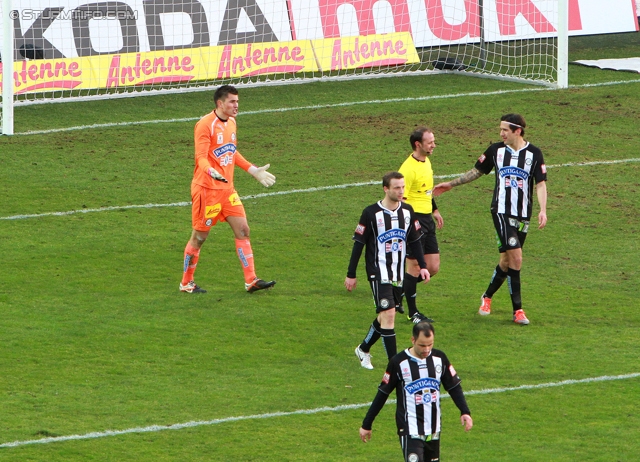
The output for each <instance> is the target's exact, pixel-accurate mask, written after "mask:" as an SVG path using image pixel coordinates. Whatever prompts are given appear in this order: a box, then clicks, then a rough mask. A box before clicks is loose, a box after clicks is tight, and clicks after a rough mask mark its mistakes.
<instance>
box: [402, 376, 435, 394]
mask: <svg viewBox="0 0 640 462" xmlns="http://www.w3.org/2000/svg"><path fill="white" fill-rule="evenodd" d="M427 388H431V389H434V390H439V389H440V381H439V380H436V379H431V378H428V377H427V378H422V379H418V380H414V381H413V382H411V383H408V384H407V385H405V387H404V389H405V390H407V391H408V392H409V393H411V394H412V395H413V394H415V393H417V392H419V391H420V390H425V389H427Z"/></svg>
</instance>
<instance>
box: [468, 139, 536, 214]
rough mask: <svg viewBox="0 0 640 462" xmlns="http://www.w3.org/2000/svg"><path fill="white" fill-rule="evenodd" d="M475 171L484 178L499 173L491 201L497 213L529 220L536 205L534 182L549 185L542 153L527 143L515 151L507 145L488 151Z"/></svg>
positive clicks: (501, 144)
mask: <svg viewBox="0 0 640 462" xmlns="http://www.w3.org/2000/svg"><path fill="white" fill-rule="evenodd" d="M475 167H476V168H477V169H478V170H480V171H481V172H482V173H484V174H489V173H490V172H491V170H493V169H494V168H495V169H496V185H495V189H494V192H493V200H492V201H491V211H492V212H493V213H500V214H504V215H507V216H510V217H513V218H517V219H518V220H529V219H530V218H531V209H532V205H533V182H534V180H535V182H536V183H539V182H541V181H547V168H546V166H545V165H544V158H543V157H542V151H540V149H538V148H537V147H535V146H534V145H532V144H530V143H527V144H526V145H525V146H524V147H523V148H522V149H520V151H514V150H513V149H512V148H510V147H509V146H507V145H505V144H504V143H502V142H501V143H495V144H492V145H491V146H489V147H488V148H487V150H486V151H485V152H484V154H482V155H481V156H480V158H479V159H478V161H477V162H476V165H475Z"/></svg>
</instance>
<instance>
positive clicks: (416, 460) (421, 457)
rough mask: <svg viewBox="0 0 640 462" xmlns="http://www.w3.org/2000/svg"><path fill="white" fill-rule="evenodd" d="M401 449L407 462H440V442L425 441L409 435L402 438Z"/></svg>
mask: <svg viewBox="0 0 640 462" xmlns="http://www.w3.org/2000/svg"><path fill="white" fill-rule="evenodd" d="M400 447H401V448H402V455H403V456H404V461H405V462H438V461H439V460H440V440H439V439H437V440H431V441H423V440H421V439H417V438H411V437H410V436H408V435H403V436H401V437H400Z"/></svg>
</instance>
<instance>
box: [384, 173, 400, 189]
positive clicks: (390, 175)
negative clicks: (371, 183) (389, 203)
mask: <svg viewBox="0 0 640 462" xmlns="http://www.w3.org/2000/svg"><path fill="white" fill-rule="evenodd" d="M401 178H404V175H403V174H402V173H400V172H389V173H385V175H384V176H383V177H382V187H383V188H388V187H389V186H391V180H399V179H401Z"/></svg>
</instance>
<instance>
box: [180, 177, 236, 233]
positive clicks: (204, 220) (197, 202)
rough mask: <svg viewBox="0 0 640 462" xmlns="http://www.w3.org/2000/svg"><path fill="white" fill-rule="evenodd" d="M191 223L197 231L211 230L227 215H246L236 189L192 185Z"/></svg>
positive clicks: (225, 218) (225, 219) (224, 219)
mask: <svg viewBox="0 0 640 462" xmlns="http://www.w3.org/2000/svg"><path fill="white" fill-rule="evenodd" d="M191 201H192V205H191V224H192V226H193V229H195V230H196V231H209V229H210V228H211V227H212V226H214V225H215V224H216V223H217V222H219V221H227V217H246V216H247V215H246V214H245V212H244V206H243V205H242V202H241V201H240V196H238V193H237V192H236V190H235V189H209V188H203V187H202V186H200V185H193V184H192V185H191Z"/></svg>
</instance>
